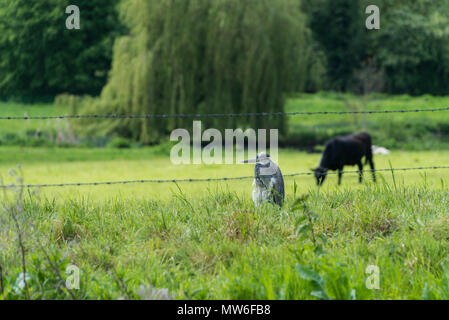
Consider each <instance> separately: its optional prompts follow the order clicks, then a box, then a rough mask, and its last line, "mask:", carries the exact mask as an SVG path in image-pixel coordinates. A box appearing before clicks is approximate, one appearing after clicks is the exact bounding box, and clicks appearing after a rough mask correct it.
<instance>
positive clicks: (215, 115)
mask: <svg viewBox="0 0 449 320" xmlns="http://www.w3.org/2000/svg"><path fill="white" fill-rule="evenodd" d="M441 111H449V107H445V108H434V109H404V110H367V111H310V112H309V111H298V112H256V113H209V114H193V113H189V114H187V113H186V114H143V115H117V114H110V115H105V114H86V115H80V114H78V115H59V116H1V117H0V120H54V119H171V118H197V119H201V118H238V117H287V116H298V115H305V116H313V115H348V114H392V113H418V112H441Z"/></svg>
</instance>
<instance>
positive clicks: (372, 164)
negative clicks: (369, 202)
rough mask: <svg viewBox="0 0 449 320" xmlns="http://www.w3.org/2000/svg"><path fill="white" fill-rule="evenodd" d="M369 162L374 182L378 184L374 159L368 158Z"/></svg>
mask: <svg viewBox="0 0 449 320" xmlns="http://www.w3.org/2000/svg"><path fill="white" fill-rule="evenodd" d="M368 162H369V165H370V167H371V172H372V174H373V181H374V182H376V171H375V169H374V162H373V158H372V157H371V158H368Z"/></svg>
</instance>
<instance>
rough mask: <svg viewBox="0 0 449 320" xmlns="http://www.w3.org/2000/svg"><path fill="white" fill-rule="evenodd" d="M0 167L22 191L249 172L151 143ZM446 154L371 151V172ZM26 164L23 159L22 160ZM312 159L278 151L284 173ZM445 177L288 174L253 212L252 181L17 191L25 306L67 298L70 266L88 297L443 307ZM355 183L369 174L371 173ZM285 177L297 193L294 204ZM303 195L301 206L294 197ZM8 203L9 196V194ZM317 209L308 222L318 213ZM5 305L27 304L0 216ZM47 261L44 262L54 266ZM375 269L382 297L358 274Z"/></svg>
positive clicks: (15, 155)
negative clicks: (279, 201) (276, 197)
mask: <svg viewBox="0 0 449 320" xmlns="http://www.w3.org/2000/svg"><path fill="white" fill-rule="evenodd" d="M0 152H1V153H2V157H1V159H0V172H1V173H2V174H3V176H4V177H5V180H6V181H7V182H13V181H14V179H15V177H11V176H9V175H8V170H9V169H10V168H14V167H15V165H16V164H17V163H18V162H20V163H21V166H22V170H23V175H24V178H25V182H26V183H44V182H45V183H59V182H88V181H111V180H112V181H113V180H122V179H125V180H127V179H154V178H162V179H165V178H178V179H181V178H190V177H193V178H202V177H233V176H240V175H242V176H248V175H252V170H253V167H252V166H248V165H236V166H207V167H203V166H193V165H192V166H172V165H171V164H170V162H169V160H168V158H167V156H166V155H164V153H163V152H161V150H158V149H152V148H142V149H130V150H118V149H108V148H106V149H72V148H71V149H58V148H56V149H44V148H16V147H7V148H6V147H5V148H1V149H0ZM448 156H449V152H445V151H441V152H401V151H394V152H393V153H392V154H391V155H390V156H377V157H375V162H376V165H377V167H378V168H389V163H390V162H391V164H392V166H393V167H408V166H411V167H414V166H426V165H435V164H441V165H445V164H447V161H446V159H447V158H448ZM19 159H22V161H19ZM318 160H319V155H317V154H306V153H300V152H295V151H286V150H283V151H281V152H280V155H279V163H280V167H281V169H282V170H283V172H284V173H285V174H288V173H294V172H302V171H307V170H309V169H310V168H311V167H314V166H315V165H316V164H317V163H318ZM447 174H448V172H446V171H444V170H441V171H429V172H427V173H425V172H407V173H397V174H395V179H394V180H393V177H392V174H391V173H383V174H381V175H380V176H382V177H383V178H381V179H380V181H379V183H377V184H373V183H371V182H369V180H370V179H367V180H368V182H366V183H365V184H362V185H358V183H357V177H356V176H355V175H346V176H344V177H343V185H342V186H341V187H337V186H336V177H335V176H332V177H330V178H329V180H328V181H326V184H325V186H324V187H323V188H321V189H320V190H318V189H317V188H316V187H315V186H314V182H313V179H312V177H299V178H295V179H287V181H286V193H287V201H286V205H285V206H284V207H283V208H282V209H278V208H276V207H273V206H271V205H269V204H267V205H264V206H262V207H258V208H255V207H254V206H253V204H252V201H251V198H250V197H251V183H252V181H251V180H247V181H242V182H228V183H209V184H206V183H195V184H187V183H181V184H179V188H178V187H177V186H176V185H174V184H167V185H165V184H164V185H150V184H148V185H147V184H143V185H129V186H107V187H89V188H86V187H81V188H69V189H48V190H47V189H42V190H40V191H38V192H30V193H28V192H25V194H24V205H23V211H21V210H16V211H13V212H15V214H16V216H17V217H18V220H19V221H20V223H21V226H22V227H23V228H24V232H23V238H24V246H25V247H26V250H27V251H26V252H27V255H26V261H27V275H28V278H27V279H28V281H27V285H28V287H29V296H30V297H32V298H36V299H38V298H49V299H66V298H67V299H68V298H72V297H71V296H70V295H69V293H68V291H67V290H65V289H64V286H63V284H64V283H65V279H66V277H68V275H66V274H65V271H66V267H67V266H68V265H75V266H77V267H79V268H80V270H81V273H80V275H81V282H80V290H73V291H72V293H73V295H74V297H75V298H91V299H99V298H102V299H111V298H112V299H118V298H125V299H134V298H140V299H146V298H153V299H160V298H164V297H165V298H166V297H171V298H177V299H182V298H185V299H317V298H320V299H327V298H329V299H354V298H356V299H406V298H411V299H420V298H428V299H447V298H449V290H448V288H449V287H448V283H449V282H448V280H449V279H448V276H449V273H448V271H447V269H446V263H447V250H448V249H449V237H448V231H449V227H448V225H449V224H448V222H449V209H448V208H449V206H448V205H449V196H448V193H447V187H446V185H447V183H448V179H447ZM365 177H367V178H370V176H369V175H368V173H365ZM293 181H295V182H296V184H297V190H296V196H295V194H294V186H293ZM303 194H308V195H309V198H308V199H307V200H306V201H305V203H306V209H305V208H303V207H297V206H295V205H294V204H293V203H294V200H295V198H296V197H299V196H301V195H303ZM9 196H10V197H12V196H13V194H11V193H10V194H9ZM315 214H316V216H315ZM1 217H2V218H1V221H2V224H1V226H2V227H1V228H0V247H1V249H2V250H1V251H0V264H1V266H2V273H3V279H4V292H3V294H4V296H1V295H0V299H1V298H2V297H3V298H6V299H15V298H26V297H27V294H26V290H25V289H24V288H23V282H22V281H21V278H20V274H21V271H22V269H21V268H22V267H21V259H20V254H19V253H20V250H19V247H18V244H17V230H16V228H15V227H14V223H13V221H12V220H11V217H12V216H11V214H8V211H6V212H3V213H2V216H1ZM50 261H51V263H50ZM370 265H375V266H377V267H378V268H379V272H380V273H379V275H380V283H379V289H378V290H372V289H368V288H367V286H366V281H367V279H368V278H369V276H370V274H367V273H366V268H367V267H368V266H370Z"/></svg>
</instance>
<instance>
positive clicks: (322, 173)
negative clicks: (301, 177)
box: [312, 167, 327, 186]
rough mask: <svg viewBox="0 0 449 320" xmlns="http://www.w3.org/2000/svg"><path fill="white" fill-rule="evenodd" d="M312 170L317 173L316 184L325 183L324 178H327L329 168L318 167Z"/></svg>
mask: <svg viewBox="0 0 449 320" xmlns="http://www.w3.org/2000/svg"><path fill="white" fill-rule="evenodd" d="M312 171H313V172H314V174H315V179H316V184H317V185H318V186H322V185H323V183H324V180H326V176H327V169H325V168H321V167H318V168H316V169H312Z"/></svg>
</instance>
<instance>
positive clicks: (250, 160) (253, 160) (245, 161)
mask: <svg viewBox="0 0 449 320" xmlns="http://www.w3.org/2000/svg"><path fill="white" fill-rule="evenodd" d="M242 163H257V159H249V160H244V161H242Z"/></svg>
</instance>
